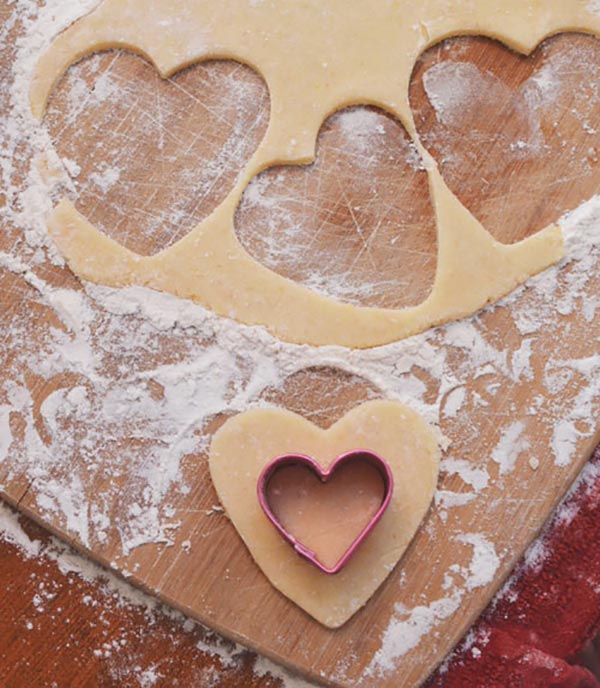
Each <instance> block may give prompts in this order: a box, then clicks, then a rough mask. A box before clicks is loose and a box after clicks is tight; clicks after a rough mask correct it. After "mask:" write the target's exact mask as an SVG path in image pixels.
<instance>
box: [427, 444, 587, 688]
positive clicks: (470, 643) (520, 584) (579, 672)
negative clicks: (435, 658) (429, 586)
mask: <svg viewBox="0 0 600 688" xmlns="http://www.w3.org/2000/svg"><path fill="white" fill-rule="evenodd" d="M599 629H600V449H599V450H596V453H595V454H594V456H593V458H592V460H591V461H590V463H589V465H588V466H587V467H586V469H585V471H584V473H583V474H582V477H581V478H580V480H579V481H578V483H577V485H576V486H575V487H574V489H573V490H572V492H571V494H570V495H569V497H568V498H567V499H566V500H565V502H564V503H563V505H562V506H561V507H560V508H559V509H558V511H557V513H556V514H555V515H554V517H553V518H552V520H551V522H550V523H549V524H548V527H547V528H546V530H545V532H544V534H543V535H542V536H541V538H540V539H539V540H538V541H537V543H536V544H535V546H534V547H533V548H531V549H530V551H529V552H528V555H527V556H526V557H525V559H524V561H523V562H522V563H521V564H520V566H519V567H518V568H517V570H516V572H515V573H514V575H513V577H512V578H511V580H510V581H509V583H508V584H507V585H506V586H505V587H504V589H503V590H502V591H501V592H500V593H499V595H498V596H497V597H496V599H495V600H494V601H493V602H492V603H491V605H490V607H489V608H488V609H487V611H486V612H485V613H484V614H483V616H482V617H481V619H480V620H479V621H478V623H477V624H476V626H475V628H474V629H472V631H471V632H470V633H469V635H468V636H467V638H466V639H465V640H464V641H463V642H462V643H461V645H460V646H459V647H458V649H457V650H456V651H455V653H454V654H453V656H452V657H451V658H450V660H449V661H447V662H446V664H445V665H444V666H443V667H442V668H441V669H440V670H439V671H438V672H437V673H436V674H435V675H434V676H433V677H432V678H431V679H430V680H429V681H428V683H427V686H428V688H600V682H599V681H598V680H597V679H596V678H594V676H593V675H592V674H591V673H590V672H589V671H588V670H587V669H584V668H582V667H580V666H577V665H576V664H574V663H573V659H574V658H575V656H576V655H577V654H578V653H579V652H580V651H581V650H582V648H583V647H584V646H585V645H586V644H587V642H588V641H589V640H590V639H591V638H592V637H593V636H595V635H596V633H597V632H598V630H599Z"/></svg>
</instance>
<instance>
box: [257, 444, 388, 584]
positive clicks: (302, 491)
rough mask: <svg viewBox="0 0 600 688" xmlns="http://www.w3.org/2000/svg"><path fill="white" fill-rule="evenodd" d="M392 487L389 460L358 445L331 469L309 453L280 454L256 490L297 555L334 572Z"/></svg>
mask: <svg viewBox="0 0 600 688" xmlns="http://www.w3.org/2000/svg"><path fill="white" fill-rule="evenodd" d="M393 487H394V478H393V475H392V472H391V470H390V467H389V466H388V464H387V463H386V462H385V461H384V460H383V459H382V458H381V457H380V456H378V455H377V454H374V453H373V452H370V451H367V450H360V449H359V450H354V451H350V452H346V453H345V454H342V455H341V456H339V457H338V458H337V459H335V461H334V462H333V463H332V464H331V465H330V466H329V468H328V469H327V470H323V468H322V467H321V466H320V465H319V463H318V462H317V461H315V460H314V459H312V458H311V457H309V456H304V455H302V454H284V455H283V456H279V457H278V458H276V459H274V460H273V461H272V462H271V463H270V464H268V465H267V466H266V468H265V469H264V470H263V472H262V473H261V475H260V477H259V479H258V485H257V493H258V500H259V503H260V505H261V507H262V509H263V511H264V512H265V514H266V515H267V518H268V519H269V520H270V521H271V523H273V525H274V526H275V528H277V530H278V531H279V532H280V533H281V535H282V536H283V537H284V538H285V539H286V540H287V541H288V542H290V543H291V544H292V545H293V546H294V549H295V550H296V551H297V552H298V554H300V555H301V556H303V557H304V558H305V559H307V560H308V561H310V562H311V563H312V564H314V565H315V566H316V567H317V568H318V569H320V570H321V571H323V572H324V573H331V574H333V573H338V572H339V571H341V569H342V568H343V567H344V566H345V565H346V564H347V563H348V561H349V559H350V558H351V557H352V555H353V554H354V553H355V552H356V550H357V549H358V548H359V547H360V545H361V544H362V542H363V541H364V540H365V539H366V538H367V537H368V536H369V535H370V533H371V531H372V530H373V529H374V528H375V526H376V525H377V523H378V522H379V521H380V519H381V517H382V516H383V514H384V513H385V510H386V509H387V507H388V505H389V503H390V500H391V498H392V491H393Z"/></svg>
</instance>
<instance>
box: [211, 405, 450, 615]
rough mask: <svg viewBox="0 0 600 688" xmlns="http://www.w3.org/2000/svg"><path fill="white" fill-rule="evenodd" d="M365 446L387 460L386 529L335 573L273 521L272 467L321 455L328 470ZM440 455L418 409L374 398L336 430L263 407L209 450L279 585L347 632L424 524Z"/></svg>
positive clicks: (221, 489)
mask: <svg viewBox="0 0 600 688" xmlns="http://www.w3.org/2000/svg"><path fill="white" fill-rule="evenodd" d="M357 448H363V449H369V450H370V451H373V452H375V453H376V454H378V455H379V456H383V457H385V459H386V461H387V462H388V464H389V466H390V468H391V470H392V473H393V475H394V493H393V495H392V499H391V501H390V504H389V506H388V508H387V510H386V512H385V514H384V515H383V517H382V519H381V521H380V522H379V523H378V525H377V527H376V528H375V529H374V530H373V532H372V533H371V535H370V536H369V538H368V539H367V540H366V541H365V542H364V543H363V544H362V545H361V547H360V549H359V550H358V551H357V552H356V554H355V555H354V557H353V558H352V559H351V560H350V561H349V562H348V564H347V565H346V566H345V567H344V568H343V569H342V570H341V571H340V572H339V573H338V574H336V575H335V576H331V575H327V574H325V573H323V572H322V571H319V570H318V569H317V568H315V567H314V566H313V565H312V564H311V563H309V562H308V561H306V560H305V559H303V558H302V557H300V556H299V555H298V554H297V553H296V552H294V550H293V549H292V548H291V547H290V545H289V543H287V542H286V541H285V540H284V539H283V538H282V537H281V535H280V534H279V533H278V532H277V531H276V529H275V528H274V527H273V525H272V524H271V523H270V522H269V520H268V518H267V516H266V515H265V514H264V512H263V511H262V509H261V507H260V504H259V501H258V497H257V494H256V486H257V481H258V478H259V476H260V474H261V472H262V470H263V469H264V467H265V465H266V464H267V463H269V462H270V461H271V460H273V459H274V458H275V457H277V456H280V455H282V454H293V453H300V454H306V455H309V456H311V457H313V458H314V459H315V460H316V461H317V462H319V464H320V465H321V466H322V467H323V468H324V469H326V468H327V466H328V465H329V464H330V463H331V462H332V461H333V460H335V458H336V457H337V456H339V455H340V454H343V453H345V452H348V451H351V450H353V449H357ZM439 458H440V452H439V448H438V444H437V441H436V439H435V436H434V433H433V431H432V429H431V428H430V427H429V425H428V424H427V423H426V422H425V421H424V420H423V418H421V416H419V415H418V414H417V413H415V412H414V411H412V410H411V409H409V408H407V407H406V406H404V405H403V404H399V403H397V402H392V401H371V402H367V403H366V404H362V405H361V406H358V407H357V408H355V409H353V410H352V411H350V412H349V413H348V414H346V415H345V416H344V417H343V418H342V419H340V420H339V421H338V422H337V423H335V424H334V425H332V426H331V427H330V428H328V429H327V430H324V429H322V428H319V427H317V426H316V425H314V424H313V423H311V422H309V421H307V420H306V419H305V418H303V417H302V416H299V415H297V414H295V413H292V412H291V411H287V410H284V409H254V410H251V411H247V412H245V413H242V414H240V415H238V416H235V417H234V418H232V419H230V420H229V421H227V422H226V423H225V424H224V425H223V426H222V427H221V428H220V429H219V430H218V432H217V433H216V434H215V436H214V438H213V441H212V445H211V448H210V460H209V463H210V472H211V476H212V480H213V483H214V485H215V488H216V490H217V493H218V495H219V499H220V500H221V503H222V504H223V506H224V507H225V510H226V512H227V515H228V516H229V518H230V519H231V521H232V523H233V525H234V526H235V527H236V529H237V531H238V533H239V534H240V536H241V537H242V539H243V541H244V542H245V544H246V546H247V547H248V549H249V550H250V553H251V554H252V557H253V558H254V560H255V561H256V563H257V564H258V566H259V567H260V568H261V569H262V571H263V573H264V574H265V575H266V576H267V578H268V579H269V580H270V581H271V583H272V584H273V585H274V586H275V587H276V588H277V589H278V590H279V591H280V592H281V593H283V594H284V595H286V597H288V598H289V599H290V600H292V601H293V602H295V603H296V604H297V605H298V606H299V607H301V608H302V609H304V611H306V612H307V613H308V614H310V615H311V616H312V617H314V618H315V619H316V620H317V621H319V622H320V623H322V624H323V625H325V626H328V627H329V628H338V627H339V626H341V625H343V624H344V623H345V622H346V621H348V619H349V618H350V617H351V616H353V615H354V614H355V613H356V612H357V611H358V610H359V609H360V608H361V607H362V606H363V605H364V604H365V603H366V602H367V600H368V599H369V598H370V597H371V596H372V595H373V593H374V592H375V591H376V590H377V588H378V587H379V586H380V585H381V584H382V583H383V581H384V580H385V579H386V578H387V576H388V575H389V574H390V573H391V571H392V570H393V568H394V567H395V565H396V564H397V563H398V561H399V560H400V558H401V556H402V555H403V554H404V552H405V550H406V548H407V547H408V545H409V543H410V541H411V540H412V538H413V536H414V534H415V532H416V530H417V528H418V526H419V524H420V523H421V521H422V520H423V517H424V516H425V514H426V512H427V510H428V508H429V506H430V504H431V501H432V499H433V494H434V491H435V487H436V484H437V477H438V471H439Z"/></svg>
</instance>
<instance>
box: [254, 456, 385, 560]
mask: <svg viewBox="0 0 600 688" xmlns="http://www.w3.org/2000/svg"><path fill="white" fill-rule="evenodd" d="M355 461H367V462H368V463H370V464H371V465H372V466H373V467H375V468H376V469H377V470H378V471H379V473H380V474H381V477H382V479H383V485H384V497H383V500H382V502H381V505H380V507H379V509H377V511H376V512H375V514H374V515H373V516H372V517H371V518H370V520H369V522H368V523H367V525H366V526H365V527H364V528H363V529H362V531H361V532H360V534H359V535H358V537H357V538H356V540H354V542H353V543H352V544H351V545H350V547H349V548H348V549H347V550H346V552H345V554H344V555H343V556H342V558H341V559H340V560H339V561H338V562H337V563H336V565H335V566H334V567H333V568H328V567H327V566H325V565H324V564H322V563H321V562H320V561H319V559H318V558H317V556H316V554H315V553H314V552H312V551H311V550H309V549H308V548H307V547H305V546H304V545H303V544H302V543H301V542H299V541H298V540H297V539H296V538H295V537H294V536H293V535H292V534H291V533H290V532H288V531H287V530H286V529H285V528H284V527H283V526H282V524H281V523H280V522H279V519H278V518H277V516H275V514H274V513H273V511H272V509H271V506H270V504H269V498H268V485H269V481H270V479H271V478H272V476H273V475H274V474H275V473H276V472H277V471H278V470H279V469H281V468H283V467H284V466H290V465H303V466H306V467H307V468H308V469H310V470H311V472H313V473H315V475H316V476H317V477H318V478H319V480H320V481H321V482H323V483H326V482H327V481H328V480H329V479H330V478H331V476H332V475H333V474H334V473H335V472H336V470H337V469H338V468H340V467H341V466H342V465H345V464H349V463H353V462H355ZM393 490H394V476H393V474H392V469H391V468H390V466H389V464H388V463H387V461H385V460H384V459H382V458H381V457H380V456H379V455H377V454H375V452H372V451H369V450H368V449H354V450H352V451H349V452H345V453H344V454H341V455H340V456H338V457H337V458H336V459H335V460H334V461H333V462H332V463H331V464H330V465H329V468H327V469H326V470H324V469H323V468H322V467H321V466H320V464H318V463H317V462H316V461H315V460H314V459H313V458H312V457H310V456H306V455H305V454H283V455H281V456H278V457H277V458H275V459H273V460H272V461H269V463H268V464H267V465H266V466H265V468H264V469H263V471H262V473H261V474H260V476H259V478H258V483H257V495H258V501H259V503H260V506H261V507H262V510H263V511H264V513H265V515H266V516H267V518H268V519H269V521H270V522H271V523H272V524H273V525H274V526H275V528H277V530H278V531H279V533H280V534H281V535H282V536H283V538H284V539H285V540H287V542H289V543H290V544H291V545H292V546H293V548H294V549H295V550H296V552H297V553H298V554H299V555H300V556H302V557H304V558H305V559H307V560H308V561H310V563H311V564H313V565H314V566H316V567H317V568H318V569H320V570H321V571H323V573H327V574H335V573H338V572H339V571H341V570H342V569H343V568H344V566H345V565H346V564H347V563H348V561H349V560H350V558H351V557H352V556H353V555H354V553H355V552H356V550H357V549H358V548H359V547H360V545H361V544H362V543H363V542H364V541H365V540H366V538H367V537H368V536H369V535H370V534H371V531H372V530H373V528H375V526H376V525H377V523H378V522H379V521H380V520H381V517H382V516H383V514H384V513H385V511H386V509H387V507H388V505H389V503H390V500H391V498H392V492H393Z"/></svg>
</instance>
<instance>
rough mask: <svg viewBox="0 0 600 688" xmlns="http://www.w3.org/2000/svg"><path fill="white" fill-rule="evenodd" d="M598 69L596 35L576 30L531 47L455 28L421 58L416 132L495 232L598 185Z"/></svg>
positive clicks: (558, 212) (502, 234)
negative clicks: (528, 50)
mask: <svg viewBox="0 0 600 688" xmlns="http://www.w3.org/2000/svg"><path fill="white" fill-rule="evenodd" d="M599 77H600V41H598V39H597V38H595V37H594V36H586V35H582V34H572V33H570V34H561V35H557V36H553V37H552V38H549V39H547V40H545V41H544V42H543V43H540V45H539V46H538V47H537V48H536V49H535V50H534V51H533V53H532V54H531V55H530V56H523V55H519V54H517V53H515V52H513V51H512V50H510V48H508V47H506V46H505V45H503V44H501V43H499V42H497V41H494V40H491V39H489V38H483V37H479V36H477V37H475V36H460V37H456V38H451V39H448V40H446V41H444V42H443V43H438V44H436V45H434V46H432V47H431V48H429V50H427V52H425V53H424V54H423V55H422V56H421V58H420V59H419V61H418V63H417V64H416V66H415V70H414V72H413V77H412V80H411V87H410V99H411V104H412V109H413V113H414V116H415V123H416V125H417V129H418V131H419V135H420V137H421V140H422V142H423V144H424V145H425V146H426V148H427V149H428V150H429V152H430V153H431V155H432V156H433V157H434V158H435V159H436V160H437V161H438V163H439V166H440V171H441V172H442V175H443V177H444V181H445V182H446V183H447V184H448V186H449V188H450V189H451V190H452V191H453V192H454V193H455V194H456V195H457V197H458V198H459V199H460V201H461V202H462V203H463V204H464V205H465V206H466V207H467V208H468V209H469V210H470V211H471V212H472V213H473V215H474V216H475V217H476V218H477V219H478V220H479V221H480V222H481V223H482V224H483V226H484V227H485V228H486V229H487V231H488V232H490V234H492V235H493V236H494V238H495V239H497V240H498V241H501V242H502V243H506V244H512V243H514V242H516V241H520V240H521V239H525V238H527V237H529V236H531V235H532V234H535V233H536V232H538V231H539V230H541V229H543V228H544V227H547V226H548V225H550V224H552V223H554V222H556V220H557V219H558V218H559V217H561V216H562V215H563V214H564V213H565V212H566V211H568V210H571V209H573V208H576V207H577V206H578V205H579V204H580V203H582V202H583V201H585V200H587V199H588V198H591V197H592V196H593V195H594V194H595V193H597V186H598V181H597V180H598V174H597V165H598V162H599V156H598V150H600V130H599V129H598V127H597V126H596V125H595V123H596V122H597V121H598V116H599V113H600V99H599V97H598V92H597V88H598V87H597V82H598V78H599ZM482 147H483V149H484V150H485V155H482ZM574 180H576V183H573V182H574Z"/></svg>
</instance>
